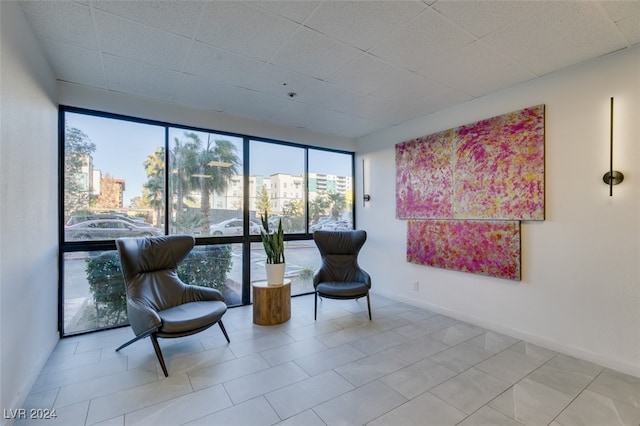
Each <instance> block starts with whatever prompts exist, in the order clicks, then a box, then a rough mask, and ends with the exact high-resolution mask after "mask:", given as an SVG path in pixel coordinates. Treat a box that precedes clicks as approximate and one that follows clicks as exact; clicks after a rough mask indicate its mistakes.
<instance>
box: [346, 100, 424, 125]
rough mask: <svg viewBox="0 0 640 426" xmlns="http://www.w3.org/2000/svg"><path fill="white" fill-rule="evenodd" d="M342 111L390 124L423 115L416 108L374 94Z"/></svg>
mask: <svg viewBox="0 0 640 426" xmlns="http://www.w3.org/2000/svg"><path fill="white" fill-rule="evenodd" d="M340 111H341V112H345V113H347V114H350V115H356V116H358V117H366V118H369V119H372V120H375V121H378V122H380V123H385V124H387V125H389V126H392V125H396V124H400V123H404V122H405V121H409V120H412V119H414V118H416V117H419V116H420V115H421V114H420V113H419V112H417V111H416V110H415V109H412V108H409V107H406V106H403V105H398V104H394V103H393V102H391V101H389V100H387V99H381V98H376V97H375V96H372V95H368V96H365V97H364V98H361V99H359V100H358V102H354V103H352V104H351V105H346V106H345V108H343V109H340Z"/></svg>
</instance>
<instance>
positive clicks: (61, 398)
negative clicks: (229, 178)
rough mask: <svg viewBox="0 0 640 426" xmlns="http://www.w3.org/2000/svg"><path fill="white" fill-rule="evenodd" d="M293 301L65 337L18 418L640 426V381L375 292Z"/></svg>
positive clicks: (310, 425)
mask: <svg viewBox="0 0 640 426" xmlns="http://www.w3.org/2000/svg"><path fill="white" fill-rule="evenodd" d="M371 305H372V309H373V321H369V320H368V317H367V314H366V301H364V300H360V301H351V300H346V301H337V300H324V301H322V302H320V303H319V312H318V321H314V320H313V297H312V296H304V297H298V298H294V299H292V315H291V320H290V321H288V322H287V323H285V324H281V325H278V326H271V327H261V326H256V325H254V324H253V321H252V307H251V306H245V307H240V308H232V309H229V311H228V312H227V313H226V314H225V316H224V318H223V320H224V323H225V325H226V328H227V330H228V332H229V336H230V338H231V344H227V343H226V341H225V339H224V337H223V336H222V333H221V332H220V329H219V328H218V327H217V326H214V327H212V328H211V329H209V330H207V331H205V332H203V333H200V334H198V335H195V336H190V337H186V338H181V339H161V340H160V344H161V346H162V348H163V352H164V355H165V359H166V360H167V366H168V369H169V377H168V378H165V377H164V375H163V374H162V371H161V369H160V366H159V364H158V362H157V360H156V357H155V354H154V352H153V348H152V345H151V342H150V341H149V340H148V339H147V340H143V341H140V342H136V343H135V344H133V345H131V346H129V347H127V348H125V349H123V350H122V351H120V352H118V353H116V352H115V351H114V349H115V348H116V347H118V346H119V345H120V344H122V343H123V342H125V341H127V340H128V339H130V338H131V337H132V332H131V330H130V329H129V328H122V329H117V330H110V331H105V332H99V333H94V334H89V335H84V336H76V337H70V338H65V339H62V340H61V341H60V342H59V344H58V345H57V347H56V349H55V350H54V352H53V354H52V355H51V357H50V359H49V361H48V362H47V364H46V366H45V367H44V369H43V370H42V373H41V374H40V376H39V378H38V380H37V382H36V383H35V385H34V386H33V389H32V390H31V393H30V395H29V396H28V398H27V401H26V404H25V408H27V409H31V408H34V409H55V411H56V415H57V417H56V418H55V419H53V420H50V421H46V422H45V421H42V420H18V421H16V423H15V424H16V425H18V426H23V425H27V424H31V423H33V424H37V425H45V424H46V425H47V426H50V425H51V426H53V425H58V424H59V425H65V426H75V425H94V424H95V425H103V426H107V425H109V426H111V425H114V426H115V425H118V426H123V425H152V426H162V425H183V424H186V425H207V426H208V425H239V426H251V425H274V424H281V425H302V426H314V425H349V426H353V425H356V426H357V425H365V424H367V425H393V426H404V425H420V426H425V425H435V426H445V425H463V426H471V425H521V424H524V425H552V426H574V425H594V426H614V425H629V426H638V425H639V424H640V378H637V377H632V376H629V375H625V374H621V373H619V372H616V371H612V370H610V369H606V368H603V367H601V366H599V365H595V364H593V363H590V362H586V361H583V360H580V359H576V358H573V357H570V356H567V355H564V354H560V353H556V352H553V351H551V350H548V349H545V348H542V347H539V346H535V345H532V344H530V343H527V342H524V341H520V340H517V339H514V338H511V337H508V336H505V335H502V334H498V333H495V332H492V331H489V330H485V329H483V328H480V327H477V326H474V325H472V324H467V323H464V322H460V321H457V320H454V319H452V318H448V317H445V316H442V315H438V314H436V313H433V312H429V311H427V310H424V309H419V308H416V307H413V306H410V305H407V304H404V303H398V302H395V301H392V300H389V299H386V298H384V297H381V296H377V295H375V294H374V295H372V301H371Z"/></svg>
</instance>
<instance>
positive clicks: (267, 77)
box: [247, 65, 321, 99]
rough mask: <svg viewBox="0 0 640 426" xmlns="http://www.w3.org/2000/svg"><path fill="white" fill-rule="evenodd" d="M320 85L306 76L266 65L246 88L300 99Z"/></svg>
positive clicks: (315, 79) (316, 80)
mask: <svg viewBox="0 0 640 426" xmlns="http://www.w3.org/2000/svg"><path fill="white" fill-rule="evenodd" d="M320 83H321V80H318V79H317V78H313V77H311V76H308V75H306V74H300V73H298V72H295V71H290V70H288V69H285V68H280V67H277V66H275V65H267V66H265V67H263V68H262V70H261V71H260V73H259V74H258V75H257V76H256V77H255V78H254V79H252V80H251V82H250V83H249V84H248V85H247V88H249V89H252V90H255V91H258V92H264V93H268V94H270V95H276V96H279V97H286V98H289V97H290V96H289V93H295V95H294V96H293V97H294V98H295V99H300V97H301V96H304V95H305V94H307V93H308V92H309V91H310V90H312V89H313V88H315V87H317V86H318V85H319V84H320Z"/></svg>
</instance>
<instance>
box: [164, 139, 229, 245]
mask: <svg viewBox="0 0 640 426" xmlns="http://www.w3.org/2000/svg"><path fill="white" fill-rule="evenodd" d="M184 137H185V141H184V142H183V141H178V140H176V148H177V147H180V149H178V150H174V155H175V162H176V164H177V165H179V166H181V169H179V170H178V177H177V180H178V181H179V182H184V183H186V182H185V181H183V180H182V179H185V178H187V179H189V181H188V185H184V186H182V184H181V188H180V190H181V191H179V192H176V193H175V194H176V198H177V199H178V202H179V203H180V200H181V199H182V198H183V197H182V196H183V195H184V194H186V193H187V192H188V191H185V190H187V189H188V190H199V192H200V214H201V216H202V222H201V223H202V233H203V234H208V232H209V225H210V213H209V211H210V210H211V195H212V194H213V193H218V194H224V192H225V191H226V189H227V187H228V185H229V182H230V181H231V178H232V177H233V176H235V175H237V174H238V167H239V165H240V158H239V157H238V155H237V154H236V151H237V150H236V147H235V145H234V144H233V143H232V142H230V141H228V140H225V139H214V138H213V135H212V134H207V139H206V141H203V140H202V139H201V138H200V136H199V135H198V134H197V133H195V132H185V134H184ZM181 176H182V177H181ZM181 195H182V196H181ZM182 211H183V209H182V208H181V204H179V205H178V214H182Z"/></svg>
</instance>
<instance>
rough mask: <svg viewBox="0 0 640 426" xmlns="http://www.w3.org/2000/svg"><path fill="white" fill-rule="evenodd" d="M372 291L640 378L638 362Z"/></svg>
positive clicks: (399, 296) (420, 302) (400, 296)
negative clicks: (634, 362)
mask: <svg viewBox="0 0 640 426" xmlns="http://www.w3.org/2000/svg"><path fill="white" fill-rule="evenodd" d="M372 293H375V294H378V295H380V296H384V297H386V298H388V299H392V300H395V301H398V302H403V303H406V304H408V305H412V306H415V307H418V308H424V309H427V310H429V311H433V312H436V313H439V314H442V315H446V316H448V317H451V318H454V319H457V320H459V321H464V322H468V323H470V324H473V325H476V326H478V327H482V328H485V329H487V330H491V331H495V332H497V333H501V334H504V335H506V336H509V337H513V338H515V339H520V340H524V341H526V342H529V343H533V344H535V345H538V346H542V347H544V348H547V349H551V350H553V351H556V352H561V353H563V354H566V355H570V356H573V357H576V358H580V359H582V360H585V361H589V362H593V363H596V364H599V365H601V366H603V367H607V368H610V369H612V370H616V371H619V372H621V373H624V374H629V375H632V376H635V377H639V378H640V365H637V364H631V363H628V362H625V361H620V360H617V359H612V358H610V357H607V356H605V355H602V354H599V353H596V352H593V351H590V350H588V349H584V348H581V347H578V346H574V345H568V344H566V343H565V342H559V341H556V340H551V339H548V338H546V337H543V336H538V335H534V334H531V333H528V332H526V331H522V330H517V329H513V328H509V327H505V326H504V325H502V324H498V323H494V322H492V321H486V320H483V319H481V318H476V317H473V316H471V315H467V314H465V313H461V312H456V311H452V310H450V309H447V308H445V307H442V306H438V305H433V304H431V303H427V302H423V301H420V300H415V299H411V298H408V297H404V296H402V295H398V294H394V293H387V292H380V291H376V292H374V291H372Z"/></svg>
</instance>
